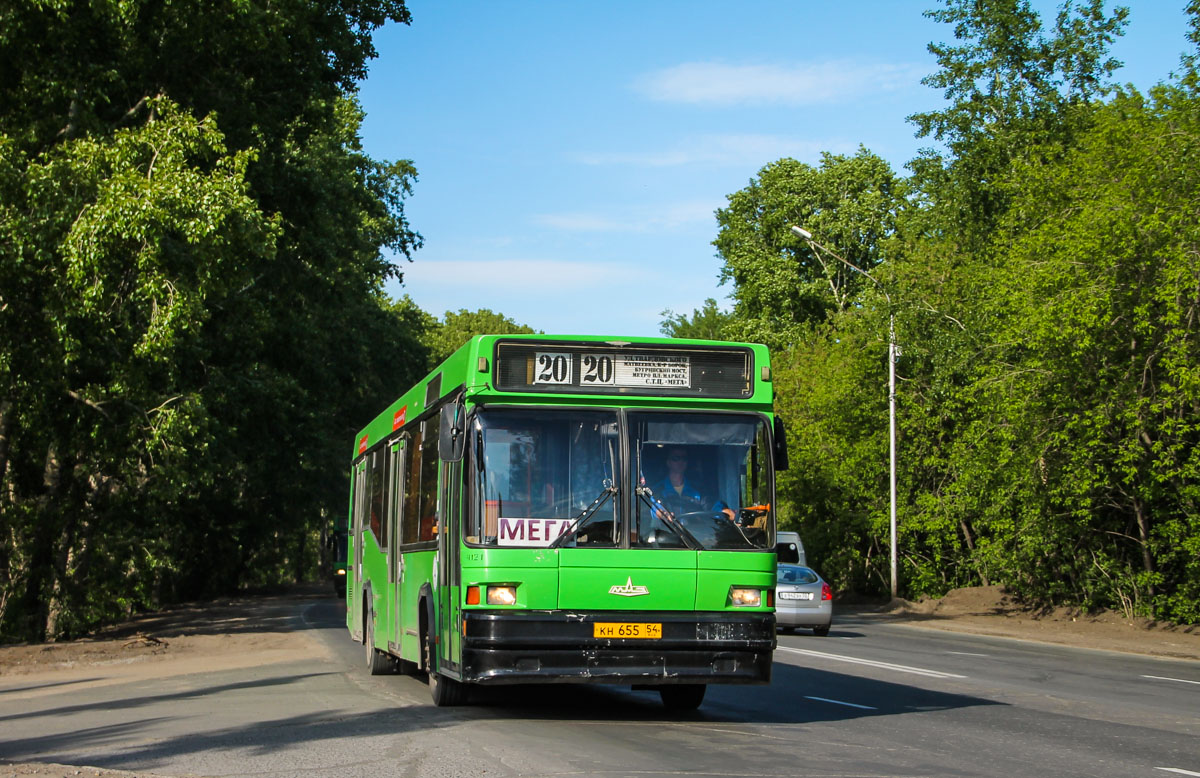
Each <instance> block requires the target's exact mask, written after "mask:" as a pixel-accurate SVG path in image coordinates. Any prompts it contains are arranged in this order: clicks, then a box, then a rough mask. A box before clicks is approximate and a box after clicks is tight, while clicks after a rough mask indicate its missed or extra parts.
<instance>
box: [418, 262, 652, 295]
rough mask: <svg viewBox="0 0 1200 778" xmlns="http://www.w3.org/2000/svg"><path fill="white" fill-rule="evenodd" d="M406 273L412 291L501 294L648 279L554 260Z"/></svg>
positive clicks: (628, 270) (430, 266) (430, 267)
mask: <svg viewBox="0 0 1200 778" xmlns="http://www.w3.org/2000/svg"><path fill="white" fill-rule="evenodd" d="M403 270H404V283H405V285H406V286H409V287H411V288H423V289H431V288H452V289H455V290H458V291H463V290H470V291H475V290H484V291H487V292H488V293H497V294H502V293H510V292H514V291H517V292H524V293H531V294H535V293H538V292H539V291H550V290H553V291H556V292H560V293H561V292H573V291H584V290H588V289H595V288H597V287H603V286H608V285H611V284H614V283H615V279H616V278H618V277H619V278H621V279H624V281H625V282H628V281H630V280H639V279H641V278H645V277H647V275H648V274H647V273H646V272H645V271H644V270H642V269H640V268H637V267H627V266H621V267H617V266H615V265H614V264H605V263H600V262H573V261H570V260H552V259H494V260H453V259H451V260H426V261H423V262H414V263H412V264H406V265H404V267H403Z"/></svg>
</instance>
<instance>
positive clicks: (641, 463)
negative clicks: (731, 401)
mask: <svg viewBox="0 0 1200 778" xmlns="http://www.w3.org/2000/svg"><path fill="white" fill-rule="evenodd" d="M628 423H629V429H630V448H631V449H632V451H633V457H634V462H633V467H631V468H630V471H631V475H632V478H633V479H634V483H633V484H632V488H633V491H634V494H635V495H636V499H635V500H634V507H633V527H632V531H631V533H630V541H631V545H634V546H638V547H652V548H689V547H690V548H696V547H699V548H705V549H725V550H742V549H767V548H773V547H774V543H775V539H774V538H775V532H774V522H773V521H772V518H773V514H772V511H771V505H770V502H771V488H770V484H771V481H770V472H769V470H768V467H769V464H768V460H769V459H770V448H769V447H768V445H767V428H766V424H765V423H764V421H763V419H762V417H760V416H753V415H749V414H716V413H658V412H644V413H630V414H629V422H628Z"/></svg>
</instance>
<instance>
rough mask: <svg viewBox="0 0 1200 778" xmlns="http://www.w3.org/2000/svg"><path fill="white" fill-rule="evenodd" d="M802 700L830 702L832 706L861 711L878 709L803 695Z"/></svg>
mask: <svg viewBox="0 0 1200 778" xmlns="http://www.w3.org/2000/svg"><path fill="white" fill-rule="evenodd" d="M804 699H806V700H816V701H817V702H832V703H833V704H834V705H845V706H846V707H847V708H859V709H861V710H879V708H872V707H871V706H870V705H856V704H854V703H853V702H842V701H841V700H830V699H828V698H825V697H809V696H808V695H807V694H806V695H804Z"/></svg>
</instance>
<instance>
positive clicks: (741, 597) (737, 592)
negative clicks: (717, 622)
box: [729, 586, 762, 608]
mask: <svg viewBox="0 0 1200 778" xmlns="http://www.w3.org/2000/svg"><path fill="white" fill-rule="evenodd" d="M729 601H730V602H732V603H733V604H734V605H736V606H738V607H740V608H757V607H758V606H760V605H762V590H761V589H744V588H741V587H738V586H733V587H730V589H729Z"/></svg>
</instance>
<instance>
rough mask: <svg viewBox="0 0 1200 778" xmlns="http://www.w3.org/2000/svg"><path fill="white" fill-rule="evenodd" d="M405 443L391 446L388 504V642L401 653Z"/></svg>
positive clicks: (399, 442) (398, 653) (400, 442)
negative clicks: (401, 549)
mask: <svg viewBox="0 0 1200 778" xmlns="http://www.w3.org/2000/svg"><path fill="white" fill-rule="evenodd" d="M405 453H406V452H405V445H404V441H403V440H398V441H396V442H395V443H393V444H392V445H391V457H390V464H391V467H390V469H389V473H388V479H389V486H390V488H389V490H388V494H389V495H390V498H389V500H388V506H387V522H388V579H387V580H388V587H387V604H386V608H387V614H388V620H387V625H388V626H387V644H388V650H389V651H391V652H392V653H393V654H396V655H397V656H399V655H400V637H401V635H403V628H404V617H403V610H402V608H401V607H400V605H401V603H400V592H401V588H402V581H403V578H404V556H403V555H402V554H401V553H400V545H401V542H402V541H403V538H402V537H401V532H402V525H403V522H402V521H401V516H402V515H403V509H404V488H405V485H404V459H405Z"/></svg>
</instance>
